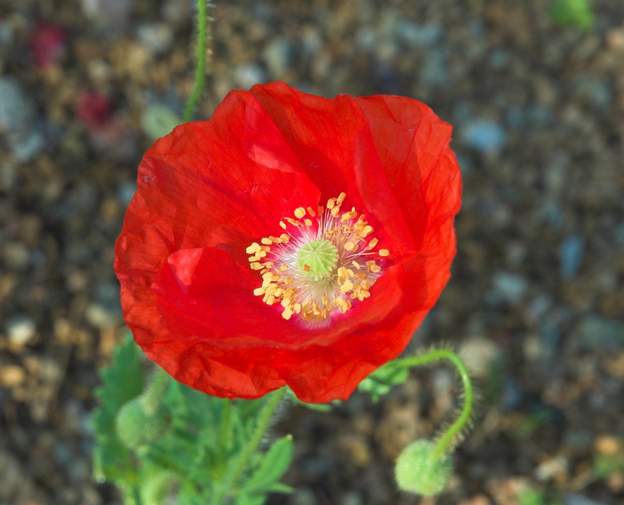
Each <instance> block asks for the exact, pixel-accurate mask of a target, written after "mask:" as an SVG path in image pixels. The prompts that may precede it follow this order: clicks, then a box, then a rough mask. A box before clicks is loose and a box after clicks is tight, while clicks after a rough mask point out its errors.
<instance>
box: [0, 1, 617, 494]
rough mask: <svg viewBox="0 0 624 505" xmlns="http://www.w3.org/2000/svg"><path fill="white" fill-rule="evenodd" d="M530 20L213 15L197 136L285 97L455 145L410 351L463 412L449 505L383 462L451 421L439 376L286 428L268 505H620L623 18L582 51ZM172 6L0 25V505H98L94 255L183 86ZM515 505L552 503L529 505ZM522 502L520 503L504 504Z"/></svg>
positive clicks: (187, 14) (396, 13) (102, 349)
mask: <svg viewBox="0 0 624 505" xmlns="http://www.w3.org/2000/svg"><path fill="white" fill-rule="evenodd" d="M550 4H551V2H550V1H546V0H524V1H516V0H470V1H465V2H458V1H457V0H436V1H435V2H430V1H425V0H412V1H398V0H397V1H381V0H378V1H375V0H352V1H347V0H344V1H329V0H315V1H309V2H303V1H293V0H290V1H285V0H284V1H277V0H276V1H269V0H264V1H261V2H253V1H247V2H243V1H228V2H225V1H217V5H216V7H215V8H214V9H212V14H213V15H214V17H215V18H216V21H215V22H214V24H213V26H212V28H213V34H212V48H213V53H214V59H213V64H212V65H211V67H210V69H211V74H210V76H209V79H208V86H207V92H206V94H205V97H204V100H203V102H202V107H201V113H200V114H198V115H200V116H208V115H210V112H211V110H212V109H213V108H214V105H215V104H216V103H217V102H218V101H219V100H220V99H221V98H222V97H223V95H224V94H225V93H226V92H227V91H228V90H229V89H231V88H233V87H248V86H250V85H252V84H253V83H255V82H258V81H266V80H272V79H282V80H285V81H288V82H290V83H291V84H294V85H297V86H299V87H301V88H303V89H306V90H310V91H313V92H318V93H320V94H324V95H327V96H331V95H334V94H336V93H353V94H371V93H379V92H382V93H393V94H401V95H408V96H413V97H417V98H420V99H422V100H424V101H426V102H428V103H429V104H431V105H432V107H433V108H434V109H435V110H436V111H437V112H438V113H439V114H440V115H441V116H442V117H444V118H445V119H447V120H448V121H450V122H451V123H453V124H454V125H455V135H454V139H455V140H454V147H455V149H456V150H457V152H458V155H459V157H460V160H461V165H462V170H463V173H464V206H463V210H462V213H461V215H460V217H459V220H458V232H459V256H458V258H457V261H456V263H455V266H454V277H453V279H452V281H451V283H450V284H449V287H448V288H447V290H446V291H445V293H444V294H443V296H442V299H441V300H440V302H439V304H438V306H437V308H436V309H435V311H434V312H433V313H432V314H431V315H430V317H429V318H428V320H427V321H426V324H425V325H424V326H423V327H422V328H421V329H420V330H419V331H418V333H417V334H416V338H415V341H414V346H424V345H429V344H431V343H439V342H442V341H444V342H452V343H453V344H454V345H456V346H457V347H458V348H459V349H461V351H462V353H463V354H464V356H466V359H467V360H468V361H469V362H470V364H471V366H472V368H473V371H474V374H475V376H476V377H477V379H478V384H479V387H480V391H481V401H480V406H479V414H478V418H477V422H476V423H475V428H474V430H473V431H472V433H471V435H470V436H469V437H468V439H467V440H466V442H465V443H464V444H463V445H462V447H461V448H460V449H459V451H458V452H457V456H456V463H457V468H456V474H455V477H454V478H453V481H452V483H451V486H450V489H449V491H448V493H446V494H445V495H443V496H442V497H440V498H439V499H438V500H436V501H435V502H434V501H431V500H429V501H428V500H420V499H418V498H414V497H411V496H407V495H404V494H399V493H398V492H397V491H396V490H395V486H394V484H393V480H392V460H393V458H394V457H396V455H397V454H398V452H399V451H400V449H401V448H402V447H403V446H404V445H405V444H406V443H408V442H409V441H411V440H413V439H414V438H416V437H419V436H428V435H429V434H430V433H431V432H432V431H434V430H435V428H436V427H437V426H439V424H440V423H442V422H443V421H444V420H445V419H446V418H447V416H448V414H449V411H450V410H451V409H452V406H453V402H454V398H455V397H456V396H455V393H456V390H455V382H454V379H453V376H452V373H451V372H450V371H449V370H446V369H443V368H439V369H432V370H428V371H422V372H418V373H414V374H413V377H412V379H411V380H410V381H409V382H408V383H407V384H406V385H405V386H402V387H400V388H398V389H397V390H395V391H394V392H393V393H392V394H391V395H389V396H388V397H386V398H385V399H384V400H383V401H382V402H380V403H378V404H373V403H371V402H370V400H368V399H367V398H365V397H362V396H355V397H353V398H352V399H351V400H350V401H349V402H347V403H345V404H343V405H342V406H340V407H338V408H337V409H335V410H334V411H333V412H332V413H330V414H322V413H314V412H310V411H307V410H301V409H293V410H292V411H291V412H289V413H288V415H286V416H284V419H283V421H282V422H281V423H280V425H279V426H278V427H276V430H279V431H290V432H292V433H293V434H294V436H295V439H296V441H297V460H296V463H295V465H294V466H293V468H292V470H291V472H290V473H289V475H288V481H289V482H290V483H291V484H292V485H294V486H296V487H297V489H298V491H297V492H296V493H295V494H293V495H292V496H289V497H273V498H272V499H271V500H270V503H271V504H274V505H278V504H281V505H314V504H320V505H326V504H327V505H328V504H344V505H359V504H363V505H369V504H370V505H377V504H379V505H381V504H390V503H391V504H416V503H423V504H432V503H438V504H442V505H445V504H448V505H450V504H460V505H488V504H492V505H495V504H500V505H513V504H520V503H522V505H542V504H543V505H551V504H562V505H617V504H621V503H624V421H623V414H624V294H623V293H624V291H623V290H622V286H623V285H624V199H623V198H622V194H623V193H624V170H623V166H622V159H623V154H624V153H623V142H622V136H623V133H624V120H623V119H624V3H622V2H620V1H619V0H596V1H594V2H593V6H594V11H595V22H594V24H593V26H592V28H591V29H590V30H588V31H582V30H580V29H579V28H577V27H561V26H558V25H556V24H554V22H553V21H552V19H551V16H549V6H550ZM191 7H192V5H191V2H189V1H182V0H161V1H156V0H152V1H150V0H135V1H130V0H21V1H18V0H0V244H1V245H0V407H1V410H0V503H1V504H3V505H4V504H6V505H27V504H28V505H44V504H54V505H57V504H59V505H65V504H68V505H69V504H76V505H96V504H101V505H104V504H114V503H119V498H118V497H117V495H116V493H115V491H114V490H113V489H111V488H109V487H107V486H103V485H96V484H95V483H94V482H93V481H92V479H91V467H90V459H89V458H90V451H91V447H92V434H91V431H90V426H89V412H90V410H91V408H92V407H93V404H94V399H93V391H94V388H95V387H96V386H97V384H98V376H97V373H96V370H97V367H98V366H101V365H102V364H104V363H106V361H107V359H108V358H109V356H110V353H111V350H112V348H113V346H114V343H115V342H116V340H117V339H118V338H119V337H120V335H122V333H123V331H124V330H123V326H122V322H121V318H120V310H119V306H118V299H117V298H118V293H117V284H116V281H115V278H114V275H113V272H112V267H111V264H112V258H113V241H114V239H115V237H116V234H117V233H118V231H119V228H120V223H121V219H122V217H123V212H124V209H125V207H126V205H127V203H128V201H129V199H130V197H131V196H132V193H133V191H134V178H135V173H136V172H135V171H136V166H137V163H138V160H139V159H140V156H141V153H142V152H143V151H144V150H145V148H146V147H147V146H148V145H149V143H150V142H151V139H152V138H153V137H154V136H155V135H157V134H158V132H159V131H160V128H161V126H160V124H159V121H162V118H163V114H164V112H163V110H171V111H173V112H175V113H180V111H181V108H182V104H183V101H184V97H185V96H186V95H187V94H188V92H189V90H190V87H191V85H192V61H191V60H192V50H191V48H192V41H191V39H190V36H191V34H192V30H191V26H192V8H191ZM531 492H533V493H536V492H543V493H544V494H545V496H547V497H548V500H549V501H548V500H542V501H531V502H528V501H526V500H527V499H528V498H527V497H528V496H530V494H531ZM522 500H524V502H523V501H522Z"/></svg>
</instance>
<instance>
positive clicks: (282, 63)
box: [262, 37, 292, 79]
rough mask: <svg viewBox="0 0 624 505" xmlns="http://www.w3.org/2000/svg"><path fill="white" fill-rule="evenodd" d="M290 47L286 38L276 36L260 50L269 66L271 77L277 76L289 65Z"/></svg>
mask: <svg viewBox="0 0 624 505" xmlns="http://www.w3.org/2000/svg"><path fill="white" fill-rule="evenodd" d="M291 53H292V49H291V46H290V43H289V42H288V39H286V38H284V37H277V38H275V39H274V40H272V41H271V42H269V44H268V45H267V46H266V47H265V49H264V51H263V52H262V56H263V58H264V61H265V62H266V64H267V67H269V70H270V72H271V77H272V78H276V79H277V78H279V77H280V76H281V75H283V74H284V73H285V72H286V71H287V70H288V67H289V65H290V61H291Z"/></svg>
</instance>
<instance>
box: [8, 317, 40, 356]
mask: <svg viewBox="0 0 624 505" xmlns="http://www.w3.org/2000/svg"><path fill="white" fill-rule="evenodd" d="M6 330H7V333H8V335H9V342H10V344H11V347H13V348H14V349H15V350H16V351H19V350H20V349H22V348H23V347H24V346H26V345H27V344H28V343H29V342H30V341H31V340H32V339H33V338H34V336H35V333H36V327H35V323H34V322H33V321H31V320H30V319H28V318H26V317H21V316H18V317H15V318H13V319H11V320H10V321H9V322H8V323H7V325H6Z"/></svg>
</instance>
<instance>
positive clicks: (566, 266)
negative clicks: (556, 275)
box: [559, 235, 585, 279]
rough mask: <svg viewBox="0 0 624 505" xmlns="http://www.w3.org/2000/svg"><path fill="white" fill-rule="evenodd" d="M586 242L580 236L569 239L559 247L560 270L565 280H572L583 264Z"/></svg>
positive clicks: (572, 236)
mask: <svg viewBox="0 0 624 505" xmlns="http://www.w3.org/2000/svg"><path fill="white" fill-rule="evenodd" d="M584 251H585V240H584V239H583V237H580V236H578V235H571V236H569V237H567V238H566V239H565V240H564V241H563V242H562V243H561V245H560V246H559V269H560V272H561V276H562V277H563V278H564V279H572V278H574V277H576V274H577V273H578V271H579V268H580V267H581V263H582V262H583V253H584Z"/></svg>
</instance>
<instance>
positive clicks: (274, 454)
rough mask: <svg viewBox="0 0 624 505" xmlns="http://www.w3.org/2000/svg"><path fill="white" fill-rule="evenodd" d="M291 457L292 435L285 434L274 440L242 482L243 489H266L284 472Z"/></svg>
mask: <svg viewBox="0 0 624 505" xmlns="http://www.w3.org/2000/svg"><path fill="white" fill-rule="evenodd" d="M292 458H293V442H292V436H290V435H287V436H285V437H283V438H280V439H279V440H278V441H277V442H275V443H274V444H273V445H272V446H271V448H270V449H269V450H268V451H267V452H266V454H264V455H263V457H262V459H261V461H260V466H259V467H258V468H257V469H256V471H254V472H253V473H252V474H251V477H250V478H249V480H248V481H247V482H246V483H245V484H244V490H245V491H247V492H249V491H268V490H269V488H271V486H273V485H274V484H275V483H276V482H277V481H278V480H280V479H281V478H282V476H283V475H284V474H285V473H286V470H288V467H289V466H290V463H291V461H292Z"/></svg>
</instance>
